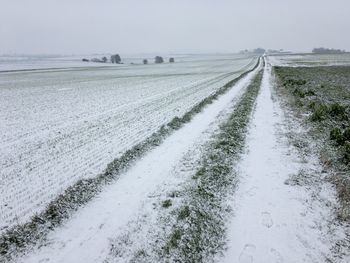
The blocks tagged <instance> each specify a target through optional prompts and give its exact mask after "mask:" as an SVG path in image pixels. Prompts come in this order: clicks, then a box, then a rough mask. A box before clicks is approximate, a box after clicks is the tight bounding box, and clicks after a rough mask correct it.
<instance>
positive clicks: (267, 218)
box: [261, 212, 273, 228]
mask: <svg viewBox="0 0 350 263" xmlns="http://www.w3.org/2000/svg"><path fill="white" fill-rule="evenodd" d="M261 223H262V224H263V225H264V226H266V227H267V228H270V227H272V226H273V221H272V218H271V214H270V213H269V212H262V213H261Z"/></svg>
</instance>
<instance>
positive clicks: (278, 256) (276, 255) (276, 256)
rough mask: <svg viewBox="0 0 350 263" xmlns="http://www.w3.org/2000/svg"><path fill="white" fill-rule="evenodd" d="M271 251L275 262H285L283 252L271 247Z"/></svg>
mask: <svg viewBox="0 0 350 263" xmlns="http://www.w3.org/2000/svg"><path fill="white" fill-rule="evenodd" d="M270 252H271V255H272V258H273V259H274V262H276V263H283V257H282V255H281V253H280V252H278V250H276V249H274V248H271V250H270Z"/></svg>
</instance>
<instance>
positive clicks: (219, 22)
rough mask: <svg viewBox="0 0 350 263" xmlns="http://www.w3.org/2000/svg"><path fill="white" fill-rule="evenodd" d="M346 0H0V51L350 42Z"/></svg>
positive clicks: (305, 47)
mask: <svg viewBox="0 0 350 263" xmlns="http://www.w3.org/2000/svg"><path fill="white" fill-rule="evenodd" d="M349 11H350V1H349V0H332V1H330V0H329V1H328V0H124V1H122V0H0V54H6V53H21V54H24V53H28V54H29V53H30V54H33V53H40V54H84V53H85V54H88V53H106V52H107V53H109V52H118V53H128V54H131V53H150V52H164V53H165V52H166V53H168V52H179V53H181V52H235V51H239V50H241V49H246V48H247V49H250V48H255V47H258V46H259V47H264V48H272V49H280V48H283V49H286V50H293V51H310V50H311V49H312V48H313V47H318V46H325V47H333V48H340V49H347V50H350V34H349V32H350V14H349Z"/></svg>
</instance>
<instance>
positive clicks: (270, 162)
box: [219, 66, 335, 263]
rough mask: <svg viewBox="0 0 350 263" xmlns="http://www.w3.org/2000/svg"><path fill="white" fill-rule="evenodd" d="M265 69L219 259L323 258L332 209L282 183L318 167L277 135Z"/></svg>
mask: <svg viewBox="0 0 350 263" xmlns="http://www.w3.org/2000/svg"><path fill="white" fill-rule="evenodd" d="M270 71H271V68H270V67H269V66H267V67H266V68H265V71H264V76H263V81H262V86H261V91H260V94H259V96H258V99H257V106H256V110H255V113H254V116H253V119H252V123H251V129H250V132H249V135H248V138H247V149H248V150H247V153H246V154H245V155H244V156H243V159H242V161H241V163H240V165H239V170H240V174H241V175H240V183H239V186H238V189H237V191H236V193H235V195H234V197H233V201H232V204H233V213H234V215H233V217H232V220H231V221H230V227H229V231H228V240H229V242H228V250H227V251H226V253H225V257H224V259H220V260H219V261H220V262H241V263H248V262H249V263H252V262H325V261H326V259H325V258H326V256H328V255H329V254H331V251H330V249H331V247H332V245H333V244H332V234H329V233H327V230H328V226H327V224H329V222H333V224H334V222H335V220H334V218H333V217H332V215H333V211H332V210H331V206H329V205H328V206H327V205H326V206H325V205H324V202H323V203H322V202H318V201H317V200H316V201H314V200H313V199H314V198H313V196H312V194H315V193H312V191H311V192H310V191H308V190H307V189H306V188H303V187H301V186H296V185H289V184H286V183H285V182H286V181H287V180H288V179H289V178H290V176H291V175H295V174H297V173H298V172H299V171H302V170H303V169H308V170H311V171H312V172H315V171H316V170H317V166H318V169H320V167H319V165H318V163H317V162H313V161H312V158H311V157H309V159H308V162H307V163H303V162H302V161H301V160H300V158H299V157H298V156H297V155H296V153H295V152H293V151H291V150H290V149H289V147H288V145H287V144H286V141H285V138H284V139H282V137H281V136H283V127H284V126H283V114H282V111H281V109H280V108H279V105H278V104H277V103H275V102H273V100H272V97H271V96H272V95H271V85H272V84H271V80H270V74H271V72H270ZM294 128H297V127H294ZM323 187H324V190H323V191H322V194H323V197H322V198H324V199H325V200H327V201H329V202H333V203H334V191H333V190H332V188H331V187H330V185H329V184H328V183H324V185H323ZM316 195H317V194H316ZM333 216H334V215H333ZM332 219H333V220H334V221H332Z"/></svg>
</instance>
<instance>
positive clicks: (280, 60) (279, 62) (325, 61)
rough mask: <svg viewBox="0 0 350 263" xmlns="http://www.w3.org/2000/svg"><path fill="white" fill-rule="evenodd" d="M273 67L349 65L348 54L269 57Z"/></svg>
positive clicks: (349, 54)
mask: <svg viewBox="0 0 350 263" xmlns="http://www.w3.org/2000/svg"><path fill="white" fill-rule="evenodd" d="M269 61H270V63H271V64H272V65H274V66H289V67H315V66H341V65H350V53H343V54H289V55H274V56H269Z"/></svg>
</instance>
